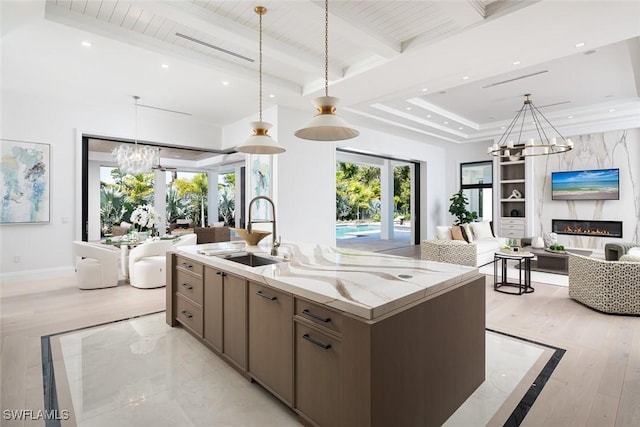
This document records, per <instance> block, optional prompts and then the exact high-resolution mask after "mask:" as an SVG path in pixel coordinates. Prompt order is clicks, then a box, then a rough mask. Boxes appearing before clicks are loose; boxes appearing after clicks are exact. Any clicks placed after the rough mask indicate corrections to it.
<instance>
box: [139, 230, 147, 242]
mask: <svg viewBox="0 0 640 427" xmlns="http://www.w3.org/2000/svg"><path fill="white" fill-rule="evenodd" d="M148 238H149V232H148V231H138V239H137V240H138V242H144V241H145V240H147V239H148Z"/></svg>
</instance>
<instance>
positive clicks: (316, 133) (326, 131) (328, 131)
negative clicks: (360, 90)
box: [295, 0, 360, 141]
mask: <svg viewBox="0 0 640 427" xmlns="http://www.w3.org/2000/svg"><path fill="white" fill-rule="evenodd" d="M338 101H339V100H338V98H336V97H333V96H329V0H325V2H324V96H321V97H318V98H316V99H314V100H313V104H314V105H315V106H316V107H317V108H318V114H317V115H316V116H315V117H314V118H313V119H311V120H310V121H309V122H308V123H307V125H306V126H305V127H303V128H301V129H298V130H297V131H296V132H295V135H296V136H297V137H298V138H302V139H310V140H314V141H341V140H343V139H350V138H354V137H356V136H358V135H360V132H358V131H357V130H356V129H354V128H352V127H351V126H349V124H348V123H347V122H346V121H345V120H344V119H342V118H341V117H339V116H338V115H336V105H337V104H338Z"/></svg>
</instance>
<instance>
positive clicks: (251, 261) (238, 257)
mask: <svg viewBox="0 0 640 427" xmlns="http://www.w3.org/2000/svg"><path fill="white" fill-rule="evenodd" d="M220 258H222V259H226V260H229V261H233V262H238V263H240V264H244V265H248V266H249V267H260V266H262V265H269V264H277V263H279V262H281V261H280V260H279V259H273V258H265V257H261V256H258V255H255V254H252V253H248V252H243V253H240V254H230V255H222V256H220Z"/></svg>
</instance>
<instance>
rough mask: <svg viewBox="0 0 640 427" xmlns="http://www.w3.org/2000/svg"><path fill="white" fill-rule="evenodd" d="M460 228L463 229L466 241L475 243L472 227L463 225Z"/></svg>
mask: <svg viewBox="0 0 640 427" xmlns="http://www.w3.org/2000/svg"><path fill="white" fill-rule="evenodd" d="M460 227H462V234H463V235H464V237H465V240H466V241H467V242H469V243H473V231H471V225H469V224H462V225H461V226H460Z"/></svg>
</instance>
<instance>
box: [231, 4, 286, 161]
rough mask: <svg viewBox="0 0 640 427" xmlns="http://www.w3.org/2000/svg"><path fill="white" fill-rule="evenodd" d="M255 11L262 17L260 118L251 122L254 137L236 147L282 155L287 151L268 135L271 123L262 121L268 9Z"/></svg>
mask: <svg viewBox="0 0 640 427" xmlns="http://www.w3.org/2000/svg"><path fill="white" fill-rule="evenodd" d="M253 11H254V12H255V13H257V14H258V16H259V17H260V51H259V52H260V53H259V55H260V61H259V62H260V71H259V76H260V85H259V86H260V90H259V105H258V109H259V112H260V118H259V119H258V121H257V122H251V127H253V135H251V136H250V137H249V138H248V139H247V140H246V141H244V142H243V143H242V144H240V145H238V146H237V147H236V151H239V152H241V153H248V154H280V153H284V152H285V149H284V147H283V146H281V145H279V144H278V143H277V142H276V141H275V140H274V139H273V138H271V136H270V135H269V134H268V133H267V132H269V129H271V126H272V125H271V123H268V122H264V121H262V16H263V15H264V14H266V13H267V8H266V7H264V6H256V7H254V8H253Z"/></svg>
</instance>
